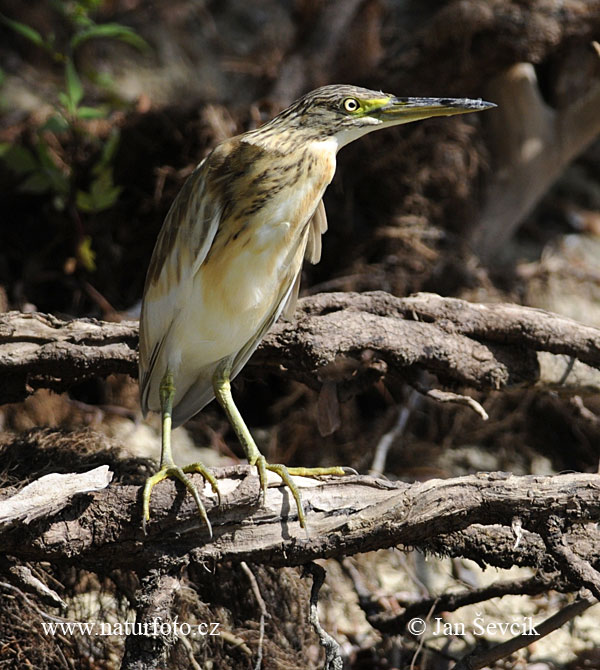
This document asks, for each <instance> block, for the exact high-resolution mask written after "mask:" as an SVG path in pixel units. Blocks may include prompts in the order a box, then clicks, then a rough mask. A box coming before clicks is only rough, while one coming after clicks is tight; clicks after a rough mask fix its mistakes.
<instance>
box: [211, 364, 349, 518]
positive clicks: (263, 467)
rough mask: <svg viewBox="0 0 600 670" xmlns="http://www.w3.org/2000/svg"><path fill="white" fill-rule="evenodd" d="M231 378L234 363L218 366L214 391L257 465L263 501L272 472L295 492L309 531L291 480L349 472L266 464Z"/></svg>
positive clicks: (299, 499) (300, 515)
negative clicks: (235, 401) (233, 389)
mask: <svg viewBox="0 0 600 670" xmlns="http://www.w3.org/2000/svg"><path fill="white" fill-rule="evenodd" d="M230 375H231V361H230V359H225V360H223V361H222V362H221V363H220V364H219V366H218V367H217V369H216V370H215V373H214V375H213V388H214V391H215V396H216V398H217V400H218V401H219V404H220V405H221V407H222V408H223V409H224V410H225V413H226V414H227V418H228V419H229V422H230V423H231V425H232V427H233V429H234V430H235V433H236V435H237V436H238V439H239V441H240V442H241V444H242V447H243V448H244V452H245V453H246V458H247V459H248V462H249V463H250V465H256V467H257V468H258V477H259V479H260V487H261V490H262V495H263V498H264V496H265V495H266V492H267V470H270V471H271V472H274V473H276V474H277V475H279V477H281V480H282V481H283V483H284V484H285V485H286V486H287V487H288V488H289V489H290V491H291V492H292V495H293V496H294V500H295V501H296V507H297V509H298V521H299V523H300V526H301V527H302V528H306V519H305V517H304V510H303V509H302V499H301V497H300V491H299V490H298V487H297V486H296V484H295V483H294V481H293V480H292V478H291V475H299V476H302V477H318V476H320V475H337V476H341V475H345V474H348V470H346V469H345V468H342V467H332V468H287V467H286V466H285V465H281V464H280V463H274V464H272V463H267V460H266V459H265V457H264V456H263V455H262V454H261V453H260V451H259V450H258V447H257V446H256V442H254V438H253V437H252V435H251V433H250V431H249V430H248V427H247V426H246V423H245V422H244V419H243V418H242V415H241V414H240V411H239V410H238V408H237V407H236V405H235V403H234V401H233V396H232V395H231V380H230Z"/></svg>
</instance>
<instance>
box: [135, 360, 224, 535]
mask: <svg viewBox="0 0 600 670" xmlns="http://www.w3.org/2000/svg"><path fill="white" fill-rule="evenodd" d="M174 397H175V384H174V383H173V375H172V374H171V372H169V371H167V372H166V373H165V376H164V377H163V378H162V380H161V382H160V409H161V416H162V435H161V438H162V439H161V451H160V469H159V470H158V472H157V473H156V474H154V475H152V477H148V479H147V480H146V485H145V486H144V494H143V498H142V500H143V503H144V526H145V525H146V522H147V521H149V520H150V496H151V495H152V489H153V488H154V486H156V484H158V483H159V482H162V480H163V479H167V478H168V477H174V478H175V479H179V481H180V482H182V483H183V484H184V486H185V487H186V489H187V490H188V491H189V492H190V493H191V494H192V496H193V497H194V500H195V501H196V506H197V507H198V512H199V513H200V516H201V517H202V519H203V521H204V523H205V524H206V527H207V528H208V533H209V535H210V537H212V526H211V525H210V521H209V520H208V516H207V514H206V508H205V507H204V503H203V502H202V500H200V494H199V493H198V489H197V488H196V486H195V485H194V483H193V482H192V480H191V479H190V478H189V477H186V473H188V472H199V473H200V474H201V475H202V476H203V477H204V479H206V481H208V482H209V483H210V485H211V487H212V490H213V491H214V492H215V493H216V494H217V496H219V486H218V483H217V480H216V478H215V476H214V475H213V474H212V473H211V472H210V470H208V469H207V468H205V467H204V465H202V463H192V464H191V465H187V466H186V467H184V468H180V467H179V466H178V465H175V461H174V460H173V454H172V452H171V417H172V415H173V398H174ZM219 502H221V500H220V496H219Z"/></svg>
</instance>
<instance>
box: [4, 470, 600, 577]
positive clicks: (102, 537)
mask: <svg viewBox="0 0 600 670" xmlns="http://www.w3.org/2000/svg"><path fill="white" fill-rule="evenodd" d="M215 474H216V475H217V476H218V477H219V478H220V489H221V497H222V504H221V505H220V506H219V505H217V501H216V496H215V495H214V494H212V491H211V489H210V487H209V486H206V487H204V490H203V497H204V500H205V505H206V507H207V510H208V513H209V516H210V519H211V523H212V524H213V530H214V537H213V539H212V540H210V539H209V537H208V535H207V533H206V528H205V526H204V525H203V523H202V521H201V520H200V519H199V517H198V515H197V511H196V508H195V505H194V502H193V500H192V499H191V497H190V496H189V495H185V489H183V487H181V486H179V484H178V483H177V484H175V483H174V482H172V481H170V480H169V481H165V482H163V483H161V484H160V486H157V487H156V489H155V490H154V492H153V498H152V520H151V522H150V524H149V527H148V534H147V535H146V536H144V534H143V533H142V530H141V503H140V493H141V489H140V487H138V486H126V485H114V484H113V485H111V486H109V487H108V488H106V489H104V490H102V491H96V492H92V493H88V494H84V495H78V496H77V497H75V498H74V499H73V501H72V503H71V505H70V506H69V507H67V508H65V509H63V510H62V511H61V512H60V513H58V514H55V515H53V516H48V517H46V518H42V519H36V520H35V521H34V522H32V523H31V524H30V525H29V526H21V527H20V528H18V529H9V530H7V531H4V532H2V533H1V534H0V541H1V543H2V547H3V550H4V552H5V553H6V554H8V555H12V556H14V557H15V558H17V559H20V560H31V561H51V562H64V561H66V562H71V561H77V563H78V565H97V564H98V562H99V561H100V562H102V564H103V565H104V566H105V567H106V569H113V568H127V567H134V566H136V565H138V566H139V564H140V563H143V564H144V565H146V566H149V567H151V566H152V565H153V562H160V563H161V564H162V563H163V562H164V561H165V560H166V559H165V557H171V558H172V559H178V558H181V557H183V556H187V555H190V556H191V557H192V558H193V559H194V560H195V561H199V562H202V561H204V562H206V561H209V562H212V561H219V562H222V561H235V562H239V561H251V562H253V563H266V564H270V565H276V566H283V565H300V564H304V563H306V562H308V561H311V560H313V559H315V558H323V557H332V556H335V557H339V556H347V555H350V554H353V553H358V552H365V551H369V550H373V549H380V548H384V547H391V546H396V545H406V546H412V547H417V548H421V549H423V550H431V549H436V547H435V546H434V545H433V544H432V541H431V539H430V538H443V547H439V546H438V547H437V551H440V550H442V551H443V553H444V554H446V555H453V556H465V555H466V556H468V557H471V558H472V557H473V554H475V555H477V554H478V555H479V562H480V563H481V562H482V561H485V562H487V563H489V564H490V565H497V566H501V567H504V566H506V565H514V564H519V565H533V566H536V567H538V568H540V569H545V570H546V571H547V572H555V571H556V570H557V565H556V562H555V561H553V559H552V557H551V556H546V555H545V552H544V551H543V550H542V553H541V556H540V553H539V552H538V551H537V550H536V541H539V542H541V543H542V546H543V542H542V540H541V538H540V537H539V536H538V535H537V534H536V533H526V532H524V533H523V537H522V539H521V542H520V544H519V546H518V548H517V549H515V548H514V544H515V542H514V535H513V536H512V542H507V541H506V536H505V538H504V540H503V539H502V535H501V534H500V535H495V536H494V532H495V531H497V530H501V531H503V532H508V534H509V535H510V534H512V531H511V530H510V528H506V526H505V524H506V523H507V519H512V518H514V517H515V516H518V517H519V518H520V519H521V521H522V524H523V526H524V527H526V528H534V527H535V528H537V527H539V526H540V524H541V525H543V523H544V519H547V518H549V517H550V516H556V517H560V518H561V519H563V520H564V523H565V524H567V525H568V524H571V523H575V522H577V524H581V523H582V522H585V521H592V520H597V519H599V518H600V496H598V489H600V475H596V474H568V475H557V476H554V477H538V476H522V477H517V476H512V475H507V474H506V473H494V474H488V475H470V476H466V477H458V478H455V479H447V480H439V479H434V480H430V481H427V482H418V483H415V484H404V483H402V482H389V481H386V480H381V479H373V478H371V477H364V476H362V477H361V476H346V477H343V478H332V479H329V480H327V481H316V480H312V479H305V478H302V477H298V478H295V480H296V481H297V483H298V486H299V487H300V488H301V492H302V497H303V501H304V506H305V513H306V515H307V520H308V528H309V533H310V536H309V537H308V538H307V537H306V535H305V533H304V531H303V530H302V529H301V528H300V527H299V525H298V522H297V515H296V510H295V506H294V504H293V501H292V502H291V503H290V496H289V491H288V490H287V489H285V488H284V487H283V486H281V482H280V481H279V480H278V478H277V477H276V476H273V477H274V479H273V481H272V484H274V486H270V487H269V489H268V491H267V496H266V500H265V504H264V505H259V484H258V478H257V476H256V472H255V470H254V468H250V467H249V466H235V467H230V468H223V469H220V470H216V471H215ZM194 477H196V483H197V484H201V481H202V480H201V478H200V476H199V475H194ZM481 526H484V527H481ZM489 532H492V536H491V537H488V533H489ZM573 532H580V533H581V532H582V531H581V529H580V530H579V531H576V530H575V529H574V530H573ZM454 537H458V541H457V542H456V543H452V542H449V541H448V540H449V539H452V538H454ZM582 537H583V541H582ZM465 538H467V539H465ZM577 544H578V553H579V554H580V555H581V556H582V558H583V559H585V560H586V561H587V562H588V563H589V564H590V565H593V564H594V563H597V562H598V561H599V560H600V538H599V537H598V533H596V532H595V531H593V530H592V529H591V528H586V529H585V534H584V535H583V536H580V538H579V539H578V540H577ZM485 546H493V551H491V550H490V551H489V552H487V553H486V550H485ZM482 547H483V548H482ZM532 549H534V550H533V551H532ZM541 558H543V560H541ZM567 581H571V582H572V581H573V580H572V579H570V576H569V575H567ZM578 586H579V585H578Z"/></svg>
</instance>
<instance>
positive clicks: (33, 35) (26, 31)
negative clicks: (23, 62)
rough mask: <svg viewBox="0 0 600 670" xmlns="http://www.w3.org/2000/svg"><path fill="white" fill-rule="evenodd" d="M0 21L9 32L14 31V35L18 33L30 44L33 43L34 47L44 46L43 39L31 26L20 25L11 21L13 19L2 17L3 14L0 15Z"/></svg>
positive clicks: (18, 22)
mask: <svg viewBox="0 0 600 670" xmlns="http://www.w3.org/2000/svg"><path fill="white" fill-rule="evenodd" d="M0 21H1V22H2V23H3V24H4V25H5V26H8V27H9V28H10V29H11V30H14V32H15V33H18V34H19V35H21V36H22V37H24V38H25V39H28V40H29V41H30V42H33V43H34V44H35V45H36V46H38V47H42V48H43V47H45V46H46V41H45V40H44V38H43V37H42V36H41V35H40V33H38V31H37V30H35V29H34V28H32V27H31V26H28V25H26V24H25V23H21V22H20V21H13V19H9V18H8V16H4V14H0Z"/></svg>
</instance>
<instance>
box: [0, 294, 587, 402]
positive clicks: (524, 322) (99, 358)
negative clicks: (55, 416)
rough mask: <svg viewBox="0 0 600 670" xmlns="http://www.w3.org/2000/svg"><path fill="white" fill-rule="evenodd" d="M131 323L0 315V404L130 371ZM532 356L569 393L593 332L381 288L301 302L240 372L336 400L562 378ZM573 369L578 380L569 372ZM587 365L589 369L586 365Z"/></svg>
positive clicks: (540, 315) (535, 313)
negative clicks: (382, 389) (430, 380)
mask: <svg viewBox="0 0 600 670" xmlns="http://www.w3.org/2000/svg"><path fill="white" fill-rule="evenodd" d="M136 346H137V324H136V323H134V322H123V323H119V324H116V323H106V322H100V321H95V320H93V319H78V320H73V321H61V320H59V319H57V318H55V317H52V316H49V315H44V314H21V313H19V312H8V313H6V314H2V315H0V401H1V402H17V401H19V400H23V399H24V398H25V397H27V395H29V394H30V393H32V392H33V391H35V390H36V389H37V388H43V387H45V388H50V389H52V390H54V391H65V390H67V389H68V388H70V387H71V386H73V385H75V384H79V383H81V382H82V381H83V380H85V379H88V378H91V377H96V376H102V375H107V374H109V373H114V372H123V373H127V374H129V375H131V376H136V374H137V365H136V364H137V352H136ZM537 352H548V353H549V354H553V355H557V354H558V355H562V356H568V357H573V358H575V359H577V361H578V363H577V365H576V366H574V370H573V376H574V380H575V381H574V382H573V384H574V387H573V388H574V389H575V390H577V391H578V392H581V389H582V388H584V387H586V386H587V387H595V388H599V387H600V377H599V376H598V375H597V374H596V372H595V370H597V369H599V368H600V330H599V329H596V328H592V327H590V326H584V325H582V324H579V323H577V322H575V321H572V320H570V319H567V318H564V317H561V316H559V315H556V314H551V313H550V312H545V311H543V310H539V309H532V308H529V307H522V306H519V305H511V304H490V305H485V304H476V303H469V302H466V301H464V300H458V299H456V298H442V297H440V296H438V295H435V294H428V293H419V294H417V295H414V296H411V297H408V298H396V297H394V296H392V295H389V294H387V293H384V292H381V291H375V292H371V293H363V294H358V293H329V294H319V295H315V296H311V297H308V298H304V299H303V300H301V301H300V303H299V309H298V311H297V312H296V314H295V318H294V320H293V321H291V322H280V323H278V324H276V325H275V327H274V328H273V329H272V330H271V332H270V333H269V334H268V335H267V336H266V337H265V339H264V340H263V342H262V343H261V345H260V347H259V348H258V350H257V351H256V353H255V354H254V356H253V357H252V359H251V361H250V363H249V368H250V369H251V368H252V367H254V368H257V367H259V368H260V369H261V370H263V371H264V369H265V368H266V369H268V370H270V371H272V372H276V373H281V371H282V366H283V367H284V368H285V371H286V374H287V375H289V376H291V377H293V378H295V379H298V380H300V381H303V382H305V383H307V384H308V385H310V386H312V387H313V388H320V387H321V385H322V384H323V383H324V382H333V383H334V384H335V385H336V389H337V394H338V397H339V399H340V400H342V401H343V400H345V399H347V398H348V397H350V396H351V395H353V394H355V393H356V392H358V391H359V390H360V389H362V388H364V387H365V386H368V385H370V384H372V383H373V382H374V381H376V380H378V379H380V378H381V377H382V376H383V375H384V374H386V373H387V374H391V375H397V376H402V378H403V379H405V380H409V381H410V380H411V379H412V378H415V379H416V378H417V377H418V375H419V374H420V373H421V372H422V371H428V372H431V373H433V374H435V375H436V376H437V377H438V379H439V380H440V382H441V383H442V384H451V385H456V384H460V385H466V386H471V387H474V388H479V389H502V388H507V387H509V386H513V385H515V384H534V383H542V384H546V385H557V384H558V383H559V382H560V381H562V382H563V384H565V385H567V386H568V385H569V380H570V379H571V377H570V376H569V375H568V376H567V379H566V380H562V379H561V377H563V372H564V368H565V367H567V365H568V362H565V363H564V364H563V365H562V367H560V369H559V370H558V371H555V372H553V373H551V374H550V373H549V375H547V376H546V377H545V378H543V379H540V367H539V363H538V357H537ZM577 366H579V368H582V367H583V368H585V369H586V370H587V371H588V373H589V374H588V375H587V377H585V378H582V377H581V376H575V375H576V373H577V370H575V368H577ZM590 368H594V369H595V370H591V369H590Z"/></svg>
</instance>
